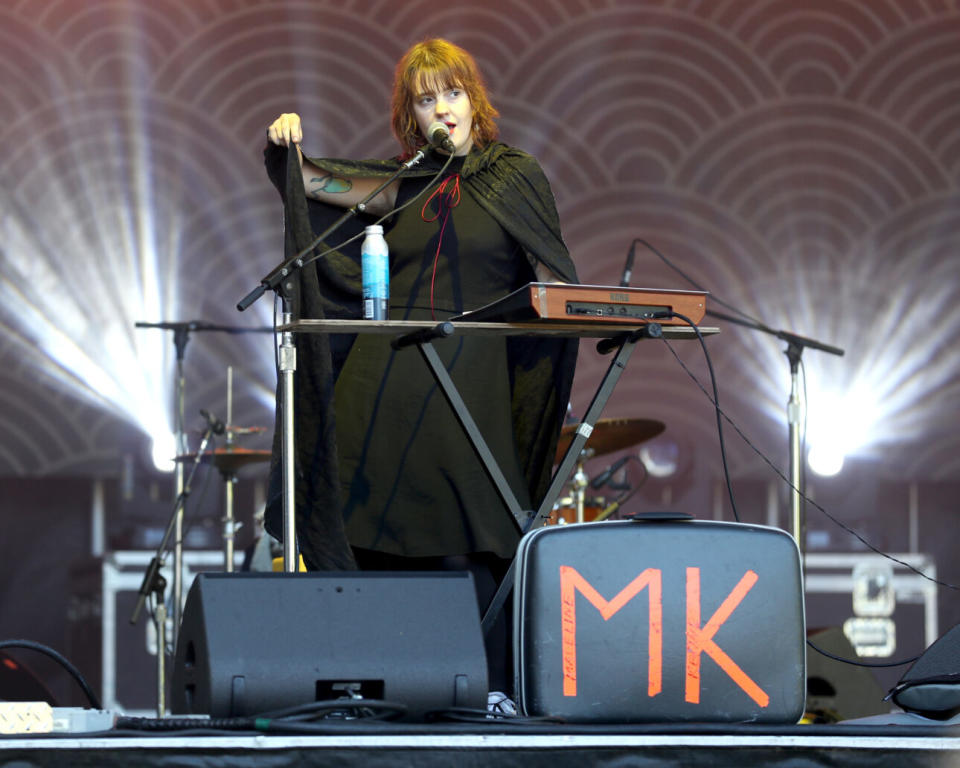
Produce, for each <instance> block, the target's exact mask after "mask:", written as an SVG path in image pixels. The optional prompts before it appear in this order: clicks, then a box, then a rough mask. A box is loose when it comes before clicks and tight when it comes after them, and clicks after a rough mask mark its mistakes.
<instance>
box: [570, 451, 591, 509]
mask: <svg viewBox="0 0 960 768" xmlns="http://www.w3.org/2000/svg"><path fill="white" fill-rule="evenodd" d="M587 450H589V449H587ZM586 453H587V451H586V450H583V451H580V454H579V455H578V456H577V469H576V471H575V472H574V473H573V478H572V479H571V481H572V485H573V503H574V505H575V507H576V510H577V522H578V523H582V522H583V504H584V498H585V497H586V492H587V483H588V482H589V481H588V479H587V473H586V472H585V471H584V469H583V463H584V461H585V460H586V456H585V455H584V454H586Z"/></svg>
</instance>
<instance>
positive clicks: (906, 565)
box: [664, 339, 960, 590]
mask: <svg viewBox="0 0 960 768" xmlns="http://www.w3.org/2000/svg"><path fill="white" fill-rule="evenodd" d="M664 341H666V339H664ZM667 348H668V349H669V350H670V352H671V354H672V355H673V356H674V358H676V360H677V362H678V363H679V364H680V367H681V368H683V370H684V371H685V372H686V374H687V376H689V377H690V378H691V379H693V382H694V383H695V384H696V385H697V386H698V387H699V388H700V391H701V392H703V394H704V395H706V397H707V399H711V398H710V393H709V392H707V390H706V389H705V388H704V386H703V385H702V384H701V383H700V381H699V380H698V379H697V377H696V375H694V373H693V372H692V371H691V370H690V369H689V368H688V367H687V366H686V365H685V364H684V362H683V361H682V360H681V359H680V357H679V356H678V355H677V353H676V352H675V351H674V349H673V347H671V346H670V345H669V344H667ZM711 402H712V400H711ZM717 410H718V411H719V413H720V415H721V416H723V418H724V419H726V420H727V423H729V424H730V426H731V427H733V429H734V430H735V431H736V433H737V434H738V435H740V437H741V438H742V439H743V441H744V442H745V443H746V444H747V445H748V446H750V448H751V449H752V450H753V452H754V453H756V454H757V456H759V457H760V458H761V459H762V460H763V461H764V463H765V464H766V465H767V466H768V467H770V469H772V470H773V472H774V474H776V475H777V477H779V478H780V479H781V480H783V482H784V483H786V484H787V486H788V487H789V488H790V489H792V490H794V491H796V492H797V493H798V494H800V498H801V499H803V501H804V502H806V503H808V504H810V506H812V507H813V508H814V509H816V510H818V511H819V512H820V513H822V514H823V515H824V516H825V517H826V518H827V519H828V520H830V521H831V522H832V523H833V524H834V525H836V526H837V527H839V528H842V529H843V530H844V531H846V532H847V533H849V534H850V535H851V536H853V537H854V538H855V539H857V540H858V541H859V542H860V543H861V544H863V545H864V546H865V547H867V549H869V550H870V551H872V552H874V553H876V554H878V555H880V556H881V557H885V558H886V559H887V560H890V561H891V562H894V563H897V565H901V566H903V567H904V568H906V569H907V570H908V571H912V572H913V573H915V574H917V576H920V577H921V578H924V579H926V580H927V581H930V582H933V583H934V584H937V585H939V586H941V587H946V588H947V589H953V590H960V586H958V585H956V584H951V583H950V582H948V581H941V580H940V579H935V578H933V577H932V576H928V575H927V574H925V573H924V572H923V571H921V570H920V569H919V568H917V567H915V566H913V565H910V563H907V562H904V561H903V560H900V559H899V558H896V557H894V556H893V555H891V554H889V553H887V552H884V551H883V550H882V549H879V548H877V547H875V546H874V545H873V544H871V543H870V542H869V541H867V540H866V539H865V538H864V537H863V536H861V535H860V534H859V533H857V532H856V531H855V530H854V529H853V528H851V527H850V526H848V525H845V524H844V523H843V522H842V521H840V520H838V519H837V518H836V517H834V516H833V515H831V514H830V513H829V512H827V510H825V509H824V508H823V507H821V506H820V505H819V504H817V502H815V501H814V500H813V499H811V498H810V497H809V496H806V495H805V494H804V493H803V492H802V491H801V490H800V489H799V488H797V487H795V486H794V484H793V483H791V482H790V479H789V478H788V477H787V476H786V475H784V474H783V472H781V471H780V468H779V467H777V466H776V465H775V464H774V463H773V462H772V461H770V459H768V458H767V457H766V456H765V455H764V454H763V452H762V451H761V450H760V449H759V448H757V446H755V445H754V444H753V443H752V442H750V438H748V437H747V436H746V435H745V434H744V433H743V430H741V429H740V427H738V426H737V424H736V422H735V421H734V420H733V419H731V418H730V417H729V416H728V415H727V414H726V413H725V412H724V411H723V409H722V408H719V406H718V407H717Z"/></svg>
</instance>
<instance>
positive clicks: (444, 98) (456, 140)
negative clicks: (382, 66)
mask: <svg viewBox="0 0 960 768" xmlns="http://www.w3.org/2000/svg"><path fill="white" fill-rule="evenodd" d="M437 88H438V86H437V85H435V84H430V83H422V84H421V86H420V88H419V89H418V90H419V92H418V93H417V95H416V96H414V98H413V116H414V117H415V118H416V120H417V126H418V127H419V128H420V133H421V134H423V137H424V138H425V139H427V140H428V141H429V137H428V136H427V128H429V127H430V125H431V123H433V122H435V121H438V120H439V121H440V122H441V123H443V124H444V125H446V126H447V128H449V129H450V140H451V141H452V142H453V146H454V147H456V151H455V152H454V154H455V155H465V154H467V153H468V152H469V151H470V147H472V146H473V137H472V135H471V131H472V129H473V107H472V106H471V105H470V97H469V96H467V92H466V91H465V90H464V89H463V88H460V87H457V86H452V87H449V88H445V89H442V90H437Z"/></svg>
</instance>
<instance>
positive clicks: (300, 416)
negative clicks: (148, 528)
mask: <svg viewBox="0 0 960 768" xmlns="http://www.w3.org/2000/svg"><path fill="white" fill-rule="evenodd" d="M265 160H266V165H267V170H268V173H269V174H270V176H271V179H272V180H273V182H274V184H275V185H276V186H277V188H278V190H279V191H280V193H281V195H282V197H283V201H284V221H285V254H286V256H287V257H288V258H289V257H290V256H291V255H293V254H294V253H298V252H300V251H302V249H304V248H306V247H307V246H308V245H309V243H310V242H311V241H312V240H313V237H314V233H316V232H321V231H324V229H326V227H327V226H328V225H329V224H330V223H332V222H333V221H335V220H336V219H338V218H339V217H340V216H341V214H342V209H338V208H334V207H333V206H327V205H323V204H319V203H316V202H315V201H312V200H307V199H306V198H305V194H304V188H303V181H302V178H301V175H300V169H299V165H298V163H297V160H296V154H295V153H288V152H287V151H286V150H285V149H284V148H282V147H277V146H275V145H272V144H271V145H268V146H267V148H266V152H265ZM311 161H312V162H314V163H315V164H317V165H318V166H320V167H322V168H324V169H325V170H329V171H331V172H333V173H335V174H337V175H343V176H361V177H363V176H365V177H376V178H383V177H386V176H388V175H389V174H390V173H392V172H393V171H394V170H395V169H396V168H397V167H398V162H397V161H396V160H388V161H379V160H372V161H349V160H322V159H321V160H311ZM443 162H444V158H443V157H441V156H438V155H437V154H436V153H434V152H430V153H429V154H428V156H427V158H426V160H424V161H423V162H422V163H421V165H420V166H418V167H417V168H416V169H414V171H412V172H409V173H408V174H407V176H406V178H405V181H404V182H403V184H402V186H401V191H400V200H401V202H402V201H403V200H404V199H407V198H409V196H410V195H412V194H414V193H415V192H416V190H417V189H418V188H419V187H421V186H422V185H424V184H426V183H427V182H428V180H429V179H430V178H431V177H432V176H433V175H434V174H435V173H436V172H437V171H438V170H439V169H440V168H441V167H442V164H443ZM455 162H457V163H458V164H459V163H462V168H461V169H460V176H461V181H460V189H461V195H460V203H459V205H457V206H455V207H454V208H453V209H452V211H451V213H450V219H449V220H448V221H447V224H446V227H445V228H444V232H443V238H442V242H441V243H440V249H439V255H438V254H437V238H438V235H439V232H440V228H441V227H442V218H441V219H439V220H437V221H434V222H426V221H423V219H422V218H421V206H422V203H421V202H420V201H418V202H416V203H414V204H413V205H412V206H410V207H409V208H408V209H405V210H404V211H402V212H401V213H400V214H399V215H398V216H397V221H396V222H395V223H394V224H393V226H392V228H391V229H390V230H389V231H388V241H389V243H390V250H391V254H390V256H391V272H392V277H391V282H392V285H391V317H392V318H395V319H402V318H431V317H436V319H438V320H439V319H442V318H444V317H449V316H450V315H452V314H457V313H459V312H461V311H463V310H466V309H469V308H472V307H476V306H480V305H482V304H484V303H487V302H489V301H492V300H494V299H497V298H500V297H502V296H504V295H505V294H506V293H508V292H510V291H512V290H514V289H515V288H516V287H519V286H520V285H523V284H524V283H525V282H528V281H529V280H532V279H533V270H532V268H531V267H530V260H531V259H534V260H536V261H537V262H539V263H542V264H544V265H545V266H546V267H548V268H549V269H550V270H551V271H552V272H553V273H554V274H556V275H558V276H559V277H560V278H561V279H563V280H566V281H568V282H576V272H575V269H574V267H573V262H572V261H571V259H570V256H569V253H568V252H567V249H566V246H565V245H564V243H563V239H562V237H561V235H560V228H559V220H558V216H557V212H556V207H555V203H554V200H553V195H552V193H551V191H550V186H549V184H548V182H547V180H546V178H545V177H544V175H543V171H542V170H541V169H540V166H539V164H538V163H537V162H536V160H535V159H534V158H532V157H531V156H530V155H528V154H526V153H524V152H521V151H519V150H516V149H513V148H511V147H508V146H506V145H504V144H500V143H496V142H494V143H492V144H490V145H487V146H486V147H484V148H482V149H479V150H478V149H476V148H475V149H474V150H473V151H472V152H471V153H470V154H469V155H468V156H467V157H466V158H464V159H462V160H461V159H455ZM448 170H449V169H448ZM429 194H430V192H427V193H426V195H425V197H427V196H429ZM436 203H437V200H436V199H434V201H433V203H431V206H430V207H428V209H427V211H426V214H425V218H428V219H429V218H431V216H432V213H431V209H432V207H433V206H434V205H435V204H436ZM365 223H372V222H364V221H362V220H358V219H352V220H348V222H347V223H346V224H345V225H344V226H343V227H342V228H341V229H340V230H338V231H337V235H336V237H335V238H334V239H333V240H332V242H341V241H342V240H343V239H345V238H346V237H348V236H349V235H350V234H353V233H356V232H359V231H362V227H363V225H364V224H365ZM358 245H359V243H357V244H356V246H347V247H343V248H340V249H339V250H338V251H335V252H333V253H329V254H327V255H326V256H325V257H324V258H323V259H321V260H319V261H316V262H314V263H312V264H310V265H309V266H308V267H307V268H305V269H302V270H299V271H297V272H296V273H295V275H294V276H293V278H292V279H286V280H285V281H284V283H283V284H282V285H281V288H282V289H284V290H285V291H286V292H287V293H288V295H289V296H290V298H291V302H292V304H293V307H294V315H295V316H296V317H302V318H344V319H349V318H358V317H360V279H359V278H360V258H359V248H358V247H357V246H358ZM435 257H436V270H435V274H434V258H435ZM431 286H432V300H431ZM435 347H436V349H437V351H438V353H439V354H440V356H441V357H442V358H443V359H444V360H445V362H446V363H447V364H448V367H449V368H450V369H451V375H452V377H453V379H454V382H455V383H456V385H457V386H458V388H459V390H460V393H461V395H462V396H463V397H464V399H465V400H466V401H467V402H468V404H470V406H471V413H472V414H473V417H474V419H475V420H476V421H477V423H478V424H479V425H480V428H481V429H482V430H483V433H484V436H485V438H486V439H487V440H488V442H489V444H490V448H491V450H492V451H493V453H494V456H495V457H496V458H497V461H498V464H499V465H500V468H501V469H502V471H503V472H504V474H505V476H506V478H507V480H508V481H509V483H510V485H511V488H512V489H513V491H514V493H515V494H516V496H517V497H518V501H519V502H520V504H521V506H522V507H525V508H528V509H529V508H530V507H531V506H532V505H535V504H537V503H538V502H539V501H540V499H541V498H542V496H543V493H544V492H545V491H546V488H547V485H548V484H549V480H550V474H551V468H552V466H553V456H554V453H555V450H556V444H557V438H558V436H559V431H560V427H561V425H562V422H563V416H564V413H565V409H566V405H567V402H568V399H569V394H570V387H571V383H572V379H573V372H574V365H575V361H576V354H577V343H576V340H575V339H556V338H551V339H544V338H530V337H516V336H514V337H507V338H506V339H503V338H500V339H490V338H488V337H478V336H472V337H469V338H459V337H452V338H450V339H444V340H441V341H438V342H435ZM295 389H296V391H295V397H294V402H295V417H296V445H295V451H296V455H295V468H296V475H297V477H296V488H295V493H296V497H295V508H296V525H297V529H296V530H297V538H298V544H299V546H300V549H301V553H302V554H303V558H304V560H305V561H306V563H307V566H308V567H309V568H311V569H342V568H351V567H356V564H355V560H354V555H353V551H352V550H351V545H352V546H353V547H354V548H358V547H359V548H361V549H363V550H366V551H370V550H372V551H374V552H379V553H382V554H383V555H385V556H388V557H389V556H393V555H405V556H411V555H412V556H421V555H426V556H434V555H439V554H443V555H450V554H462V553H474V552H490V553H493V554H495V555H499V556H501V557H509V556H511V555H512V554H513V547H514V545H515V544H516V542H517V540H518V536H517V532H516V528H515V526H514V523H513V522H512V518H511V516H510V514H509V512H508V511H507V510H506V508H505V507H504V506H503V504H502V502H501V501H500V499H499V496H498V495H497V494H496V493H495V491H494V489H493V486H492V484H491V482H490V481H489V479H488V478H487V477H486V475H485V473H484V472H483V470H482V468H481V465H480V463H479V461H478V460H477V459H476V457H475V456H474V455H473V452H472V450H471V449H470V448H469V444H468V443H467V440H466V437H465V436H464V435H463V432H462V429H461V428H460V426H459V425H458V424H457V423H456V422H455V421H454V420H453V418H452V416H451V411H450V409H449V406H448V404H447V403H446V401H445V400H444V399H443V398H442V395H441V394H440V393H439V392H438V391H437V390H436V386H435V384H434V381H433V378H432V376H431V375H430V373H429V371H428V369H427V368H426V366H425V364H424V362H423V360H422V359H420V355H419V353H418V352H417V351H416V349H406V350H402V351H400V352H398V353H396V354H393V352H392V351H391V350H390V348H389V346H388V342H387V341H386V340H385V339H384V338H382V337H378V336H374V335H366V336H365V335H360V336H358V337H356V338H354V337H352V336H350V337H345V336H336V335H335V336H326V335H322V334H298V336H297V369H296V377H295ZM277 415H278V422H277V425H278V426H277V429H276V432H275V439H274V457H273V462H272V465H271V482H270V489H269V491H268V498H267V510H266V518H265V525H266V528H267V530H268V531H269V532H270V533H271V534H272V535H274V536H275V537H278V538H280V537H282V533H283V523H282V514H281V511H282V484H281V482H280V440H279V436H280V429H279V424H280V421H279V417H280V409H279V408H278V413H277Z"/></svg>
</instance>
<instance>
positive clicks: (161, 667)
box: [130, 423, 223, 717]
mask: <svg viewBox="0 0 960 768" xmlns="http://www.w3.org/2000/svg"><path fill="white" fill-rule="evenodd" d="M220 426H221V429H220V430H219V431H220V432H222V431H223V429H222V425H220ZM216 431H217V430H216V426H215V425H214V424H209V423H208V424H207V429H206V431H205V432H204V433H203V440H202V441H201V442H200V447H199V449H197V455H196V456H195V457H194V460H193V466H192V467H191V468H190V475H189V477H188V478H187V481H186V483H185V484H184V486H183V490H182V491H181V492H180V493H179V494H178V495H177V499H176V501H175V502H174V505H173V513H172V514H171V515H170V521H169V522H168V523H167V528H166V530H165V531H164V533H163V539H161V541H160V544H159V546H158V547H157V551H156V553H155V554H154V556H153V559H152V560H151V561H150V565H149V566H148V567H147V570H146V572H145V573H144V574H143V582H142V583H141V584H140V592H139V597H138V598H137V604H136V606H135V607H134V609H133V614H132V615H131V616H130V623H131V624H136V623H137V619H139V618H140V611H141V610H142V609H143V605H144V603H145V602H146V600H147V597H148V596H149V595H151V594H153V595H155V599H156V605H157V607H156V610H155V611H154V622H155V624H156V629H157V717H163V716H164V714H165V713H166V654H167V626H166V625H167V612H166V598H165V597H164V591H165V589H166V585H167V581H166V579H165V578H164V577H163V575H162V574H161V573H160V569H161V568H163V561H164V557H165V555H166V550H167V542H168V541H169V540H170V535H171V534H172V533H173V531H174V529H175V528H176V530H177V535H178V536H179V535H180V529H181V526H182V525H183V508H184V505H185V504H186V502H187V497H188V496H189V495H190V484H191V483H192V482H193V476H194V474H195V473H196V471H197V467H198V466H200V461H201V460H202V459H203V455H204V453H205V452H206V450H207V445H208V444H209V442H210V439H211V438H212V437H213V435H214V432H216ZM176 607H177V604H176V603H174V609H175V611H176ZM178 615H179V614H178V613H177V612H175V613H174V616H178ZM177 628H178V625H177V624H176V621H175V622H174V631H176V630H177Z"/></svg>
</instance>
